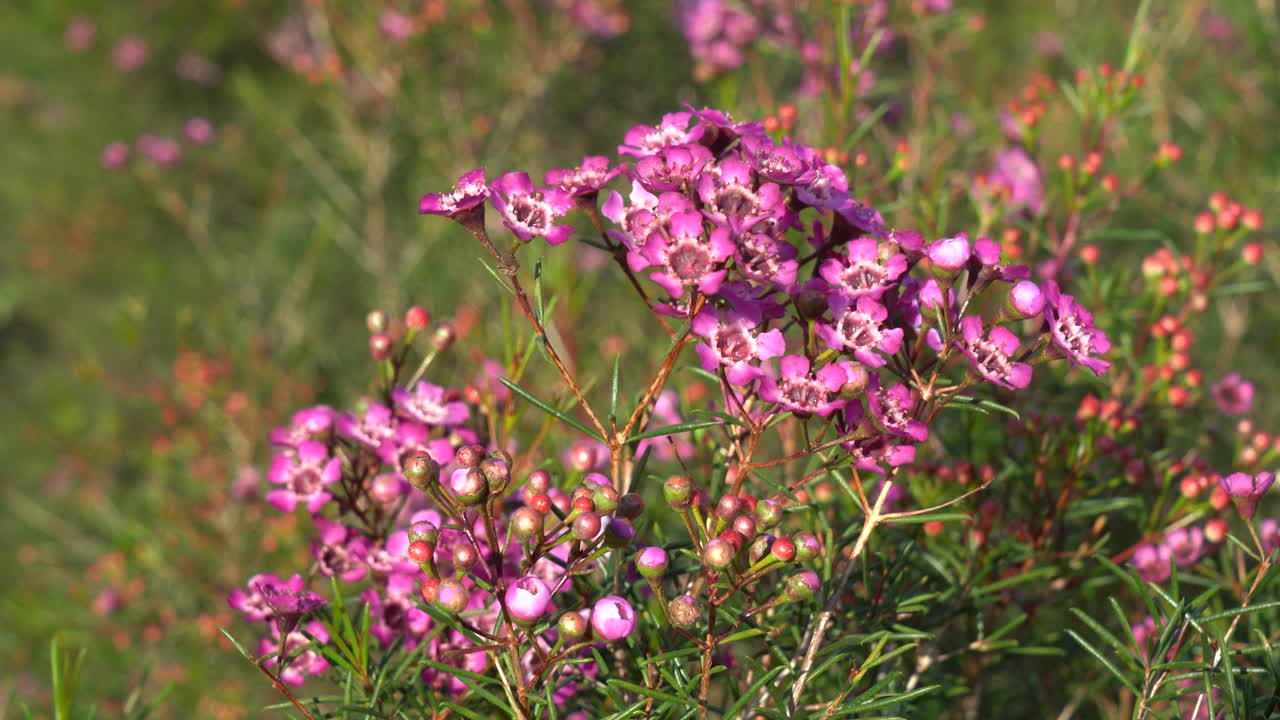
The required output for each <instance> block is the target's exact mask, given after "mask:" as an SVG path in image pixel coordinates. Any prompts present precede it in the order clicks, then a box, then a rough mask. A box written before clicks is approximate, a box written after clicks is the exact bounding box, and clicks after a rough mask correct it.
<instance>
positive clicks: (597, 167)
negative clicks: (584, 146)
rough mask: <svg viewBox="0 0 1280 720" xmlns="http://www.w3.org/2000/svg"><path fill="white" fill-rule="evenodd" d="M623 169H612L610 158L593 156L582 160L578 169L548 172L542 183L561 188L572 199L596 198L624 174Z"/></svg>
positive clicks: (557, 169)
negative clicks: (610, 183)
mask: <svg viewBox="0 0 1280 720" xmlns="http://www.w3.org/2000/svg"><path fill="white" fill-rule="evenodd" d="M623 167H624V166H622V165H618V166H614V167H610V165H609V158H607V157H604V156H602V155H591V156H588V157H584V158H582V164H581V165H579V166H577V167H574V168H566V169H561V168H556V169H553V170H548V171H547V173H546V175H544V176H543V178H542V181H543V182H544V183H546V184H547V185H550V186H552V187H557V188H560V189H561V190H563V191H565V192H566V193H569V195H570V196H572V197H595V195H596V194H597V193H599V192H600V189H601V188H603V187H604V186H605V185H607V184H609V181H610V180H612V179H614V178H615V177H617V176H618V173H621V172H622V170H623Z"/></svg>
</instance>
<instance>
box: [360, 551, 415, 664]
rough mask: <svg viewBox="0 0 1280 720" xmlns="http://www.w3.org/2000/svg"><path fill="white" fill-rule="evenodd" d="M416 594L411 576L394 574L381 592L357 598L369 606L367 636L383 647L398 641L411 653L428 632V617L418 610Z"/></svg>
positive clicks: (366, 592) (373, 592)
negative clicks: (372, 637) (371, 636)
mask: <svg viewBox="0 0 1280 720" xmlns="http://www.w3.org/2000/svg"><path fill="white" fill-rule="evenodd" d="M414 569H415V570H417V568H414ZM416 591H417V583H416V581H415V580H414V576H413V575H409V574H405V573H393V574H391V575H389V576H388V577H387V585H386V588H385V590H384V592H381V593H380V592H378V590H377V589H376V588H369V589H367V590H365V591H364V592H363V593H361V594H360V598H361V599H362V600H364V601H365V603H367V604H368V606H369V617H370V619H371V620H372V622H370V624H369V634H370V635H373V636H374V637H376V638H378V641H379V642H381V643H382V646H383V647H388V646H390V645H391V644H392V643H393V642H395V641H396V639H397V638H398V639H400V641H401V642H402V643H403V645H404V647H405V649H406V650H412V649H414V648H415V647H417V646H418V643H419V642H420V639H421V638H422V636H423V635H425V634H426V633H427V631H428V630H430V629H431V616H430V615H428V614H427V613H426V612H424V611H423V610H422V609H420V608H419V607H418V599H417V592H416Z"/></svg>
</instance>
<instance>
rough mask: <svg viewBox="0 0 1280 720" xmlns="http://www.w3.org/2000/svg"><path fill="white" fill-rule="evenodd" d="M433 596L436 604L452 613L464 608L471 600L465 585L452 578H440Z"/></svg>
mask: <svg viewBox="0 0 1280 720" xmlns="http://www.w3.org/2000/svg"><path fill="white" fill-rule="evenodd" d="M435 596H436V604H437V605H439V606H440V607H442V608H444V609H445V610H448V611H449V612H451V613H454V614H457V613H460V612H462V611H463V610H465V609H466V608H467V603H468V602H469V601H470V600H471V593H469V592H467V588H466V586H465V585H463V584H462V583H461V582H460V581H458V580H454V579H453V578H445V579H444V580H441V581H440V585H439V586H438V587H437V588H436V591H435Z"/></svg>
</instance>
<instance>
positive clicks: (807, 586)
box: [782, 570, 822, 602]
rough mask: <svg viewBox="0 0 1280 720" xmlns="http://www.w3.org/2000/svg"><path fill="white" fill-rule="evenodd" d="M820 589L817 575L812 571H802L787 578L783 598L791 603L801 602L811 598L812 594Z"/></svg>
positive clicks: (820, 585)
mask: <svg viewBox="0 0 1280 720" xmlns="http://www.w3.org/2000/svg"><path fill="white" fill-rule="evenodd" d="M820 587H822V584H821V582H819V580H818V574H817V573H815V572H813V571H812V570H804V571H802V572H798V573H796V574H795V575H792V576H791V577H789V578H787V585H786V587H785V588H784V589H783V591H782V592H783V596H784V597H785V598H786V599H787V600H789V601H791V602H802V601H805V600H809V599H811V598H813V595H814V593H816V592H818V589H819V588H820Z"/></svg>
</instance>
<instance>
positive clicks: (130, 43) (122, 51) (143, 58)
mask: <svg viewBox="0 0 1280 720" xmlns="http://www.w3.org/2000/svg"><path fill="white" fill-rule="evenodd" d="M148 54H149V53H148V50H147V43H146V42H145V41H143V40H142V38H138V37H134V36H132V35H131V36H128V37H124V38H121V39H120V42H118V43H116V46H115V47H114V48H112V50H111V62H113V63H115V66H116V69H117V70H120V71H121V72H133V71H135V70H138V69H140V68H141V67H142V66H143V65H146V64H147V55H148Z"/></svg>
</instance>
